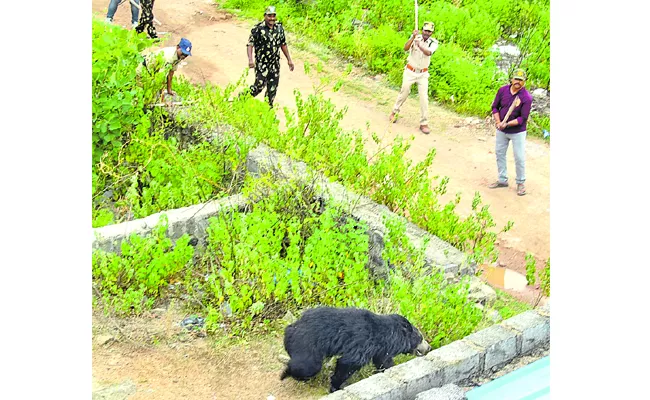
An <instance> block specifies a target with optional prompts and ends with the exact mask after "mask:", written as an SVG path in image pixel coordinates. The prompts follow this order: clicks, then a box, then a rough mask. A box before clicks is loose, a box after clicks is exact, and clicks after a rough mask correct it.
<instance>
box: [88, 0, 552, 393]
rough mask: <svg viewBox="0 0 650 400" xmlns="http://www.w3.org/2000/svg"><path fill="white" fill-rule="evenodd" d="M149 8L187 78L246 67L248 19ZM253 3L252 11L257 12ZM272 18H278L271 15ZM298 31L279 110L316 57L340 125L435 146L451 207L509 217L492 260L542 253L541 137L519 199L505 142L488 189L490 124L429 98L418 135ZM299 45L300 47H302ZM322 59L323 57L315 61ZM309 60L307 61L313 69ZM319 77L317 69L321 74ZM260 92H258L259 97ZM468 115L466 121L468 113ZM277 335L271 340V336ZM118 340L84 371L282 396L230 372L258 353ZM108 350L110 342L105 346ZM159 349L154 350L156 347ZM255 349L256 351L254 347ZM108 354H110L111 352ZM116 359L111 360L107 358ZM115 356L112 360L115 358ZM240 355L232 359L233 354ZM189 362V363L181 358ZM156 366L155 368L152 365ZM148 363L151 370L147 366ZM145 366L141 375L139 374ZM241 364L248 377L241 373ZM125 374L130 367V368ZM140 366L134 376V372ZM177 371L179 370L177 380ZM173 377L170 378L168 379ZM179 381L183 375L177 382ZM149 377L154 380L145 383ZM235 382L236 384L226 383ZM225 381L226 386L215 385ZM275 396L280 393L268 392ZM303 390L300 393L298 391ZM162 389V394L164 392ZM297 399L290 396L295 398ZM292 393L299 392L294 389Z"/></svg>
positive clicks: (369, 81)
mask: <svg viewBox="0 0 650 400" xmlns="http://www.w3.org/2000/svg"><path fill="white" fill-rule="evenodd" d="M107 6H108V0H93V1H92V11H93V14H95V15H97V16H98V17H100V18H102V19H103V18H104V17H105V15H106V9H107ZM154 13H155V16H156V18H157V19H158V20H160V21H161V22H162V23H163V25H161V26H157V27H156V28H157V30H158V32H166V34H165V35H161V37H163V38H164V41H163V43H161V44H160V45H161V46H166V45H175V44H176V43H177V42H178V40H179V39H180V38H181V37H186V38H188V39H190V40H191V41H192V44H193V48H192V54H193V56H192V57H189V58H188V59H187V60H186V61H187V64H186V65H183V66H182V67H181V68H179V72H178V74H182V75H184V76H186V77H187V78H188V79H190V80H191V81H193V82H196V83H202V82H204V81H211V82H212V83H214V84H217V85H220V86H222V87H223V86H225V85H227V84H228V83H230V82H235V81H237V80H238V79H239V78H240V77H241V76H242V74H243V73H244V72H245V71H246V69H247V66H248V61H247V56H246V42H247V39H248V36H249V33H250V29H251V27H252V24H251V22H246V21H239V20H237V19H236V18H234V17H233V16H231V15H228V14H227V13H225V12H223V11H219V10H218V9H217V8H216V7H215V5H214V2H212V1H210V0H166V1H160V2H156V5H155V9H154ZM262 13H263V10H260V20H261V18H262ZM278 17H279V20H280V21H281V20H282V16H281V15H279V16H278ZM114 21H115V23H116V24H119V25H121V26H123V27H129V26H130V9H129V7H128V6H127V4H122V5H121V6H120V7H119V8H118V10H117V13H116V15H115V18H114ZM299 36H300V33H299V32H289V37H288V41H289V50H290V52H291V54H292V58H293V61H294V63H295V70H294V71H293V72H290V71H289V69H288V67H287V65H286V60H285V59H284V57H283V58H282V60H281V62H282V67H281V76H280V85H279V89H278V94H277V97H276V104H277V106H279V109H281V108H282V107H285V106H286V107H289V108H290V109H295V98H294V94H293V91H294V89H298V90H300V92H301V93H303V94H308V93H313V90H314V86H317V85H318V84H319V79H320V78H319V76H318V75H316V74H314V73H313V72H312V73H311V74H309V75H306V74H305V72H304V64H305V62H306V61H308V62H309V63H310V64H311V65H315V64H316V63H318V62H319V61H321V62H322V63H323V64H324V70H323V75H326V76H329V77H333V78H334V79H332V81H331V82H332V83H331V84H330V85H329V87H328V88H327V89H326V90H325V92H324V93H325V95H326V97H328V98H329V99H330V100H331V101H332V102H333V103H334V104H335V105H336V106H337V108H343V107H347V109H348V112H347V113H346V116H345V117H344V119H343V121H342V126H343V128H344V129H348V130H357V129H358V130H361V131H362V132H363V134H364V137H366V138H368V139H369V138H370V135H371V133H372V132H375V133H376V134H377V135H378V136H379V137H380V138H382V140H383V142H384V143H390V142H391V141H392V139H393V138H395V137H396V136H398V135H401V136H403V137H411V136H414V138H415V139H414V142H413V145H412V147H411V149H410V150H409V153H408V156H409V157H410V158H411V159H412V160H413V161H414V162H419V161H421V160H423V159H424V158H425V156H426V154H427V153H428V152H429V151H430V149H432V148H435V149H436V157H435V159H434V162H433V165H432V168H431V170H432V172H433V175H439V176H448V177H449V178H450V182H449V184H448V189H449V193H448V198H449V199H451V198H453V196H454V195H455V194H456V193H458V192H460V193H462V201H461V204H460V207H459V211H460V212H461V213H466V212H468V211H469V209H470V206H471V201H472V198H473V195H474V193H475V192H476V191H478V192H479V193H480V194H481V197H482V199H483V201H484V203H485V204H489V205H490V211H491V213H492V215H493V217H494V219H495V222H496V223H497V226H498V227H499V228H501V227H503V226H505V224H506V223H507V222H508V221H513V222H514V226H513V228H512V229H511V230H510V231H509V232H507V233H503V234H500V235H499V240H498V249H499V253H500V256H499V260H498V262H499V265H501V266H504V267H507V268H510V269H512V270H514V271H517V272H519V273H521V274H525V255H526V253H533V254H534V255H535V256H536V257H537V258H538V262H537V265H538V266H540V267H541V266H543V261H544V260H545V259H547V258H548V257H549V256H550V147H549V145H548V144H546V143H544V142H543V141H542V140H538V139H536V138H529V140H528V141H527V144H526V174H527V182H526V186H527V191H528V193H527V195H526V196H523V197H519V196H517V195H516V192H515V185H514V171H515V168H514V160H513V155H512V150H509V151H508V171H509V173H510V179H511V182H512V183H513V184H511V185H510V187H509V188H507V189H496V190H491V189H488V187H487V185H488V184H489V183H490V182H492V181H493V180H495V179H496V160H495V155H494V146H495V138H494V129H493V128H492V126H491V124H488V123H485V122H484V121H475V122H478V123H472V120H473V119H472V118H467V117H465V116H462V115H459V114H456V113H454V112H451V111H449V110H447V109H445V108H443V107H441V106H439V105H438V104H437V103H436V102H435V101H433V100H431V101H430V105H429V120H430V128H431V130H432V133H431V134H430V135H424V134H422V133H420V132H419V130H418V122H419V106H418V102H417V100H416V99H415V98H414V97H413V96H412V97H411V98H409V99H408V100H407V101H406V103H405V104H404V106H403V107H402V112H401V117H400V119H399V120H398V121H397V123H395V124H391V123H389V122H388V114H389V113H390V111H391V108H392V105H393V103H394V101H395V99H396V97H397V91H396V90H395V89H392V88H390V87H389V86H388V85H387V84H386V81H385V80H384V79H383V78H382V77H373V76H366V75H364V74H363V71H361V70H360V69H359V68H357V67H355V68H353V71H352V73H351V74H350V75H349V76H347V77H346V76H345V75H344V74H343V69H344V68H343V67H344V66H345V63H343V62H339V61H338V60H337V59H336V58H323V57H327V52H326V51H324V50H323V49H321V48H319V47H318V46H311V45H300V46H299V45H298V42H299V40H300V38H299ZM307 48H309V51H306V49H307ZM324 60H327V61H324ZM313 69H314V68H312V70H313ZM321 76H322V75H321ZM337 79H344V80H345V83H344V85H343V87H342V89H341V90H340V91H338V92H334V91H333V90H331V89H332V86H333V84H334V82H336V81H337ZM252 80H253V74H252V73H249V76H248V79H247V82H249V83H251V82H252ZM259 97H260V98H261V95H260V96H259ZM277 116H278V119H279V120H280V121H281V123H283V122H284V113H283V112H282V111H278V112H277ZM474 120H475V119H474ZM373 150H375V146H374V144H372V143H371V144H368V151H369V152H372V151H373ZM511 294H513V295H515V296H516V297H520V298H525V299H530V298H531V296H532V295H531V292H530V291H528V292H527V293H525V294H518V293H516V292H515V293H512V292H511ZM278 343H280V342H278ZM122 346H126V345H125V344H123V343H115V344H114V345H112V346H111V347H109V348H108V349H109V350H107V349H106V348H104V347H99V348H94V351H93V374H94V376H95V378H98V379H99V378H102V379H108V380H109V381H115V382H117V381H119V379H121V378H123V377H124V376H141V378H138V379H144V380H146V382H148V383H147V385H149V386H151V387H152V388H153V387H155V388H156V393H157V395H156V396H153V395H151V396H150V397H147V396H148V395H147V394H146V392H140V384H138V388H139V389H138V393H137V394H136V395H135V396H134V397H132V398H134V399H140V398H142V399H144V398H196V399H212V398H214V399H217V398H218V399H229V398H238V399H249V398H250V399H258V398H260V399H262V398H264V399H265V398H266V394H265V393H267V392H269V394H270V393H271V390H276V389H277V393H273V395H275V396H276V398H277V399H285V398H292V397H291V395H288V394H286V393H284V392H283V391H282V390H284V389H283V388H285V387H286V385H288V384H285V382H287V381H284V382H283V383H282V384H280V382H279V381H278V380H277V373H279V371H280V367H279V366H277V365H276V367H277V368H276V369H277V371H275V372H269V371H265V370H259V371H253V372H254V378H253V379H249V380H250V382H241V381H239V380H238V379H236V377H240V376H244V375H241V373H243V371H245V370H247V369H250V368H252V366H254V365H259V363H260V362H263V360H262V359H255V356H254V355H252V354H251V353H247V355H248V356H250V357H251V358H250V360H251V361H254V362H252V363H251V364H248V365H244V366H242V368H243V369H242V370H239V371H238V370H237V367H236V366H231V368H230V369H226V370H227V371H228V372H227V373H224V370H223V369H221V370H217V369H215V368H216V366H215V365H214V361H213V360H214V359H213V356H214V355H212V356H210V354H209V351H210V350H209V349H206V350H205V352H207V353H202V352H204V350H197V349H193V350H192V353H191V354H188V355H187V356H185V355H184V354H182V352H180V351H179V350H178V349H169V350H168V349H165V350H164V351H155V352H152V351H151V350H142V349H140V350H129V349H128V348H127V347H124V349H123V350H124V352H119V351H118V352H117V353H118V354H121V355H120V356H119V357H118V356H117V355H116V354H114V353H115V349H116V348H118V347H122ZM110 349H113V350H110ZM160 349H162V348H159V350H160ZM258 356H259V357H264V356H263V355H262V354H261V353H260V354H258ZM115 357H117V358H115ZM116 359H117V360H118V361H115V360H116ZM120 359H121V360H122V361H120ZM236 359H237V360H240V358H236ZM191 360H193V361H191ZM111 362H117V363H122V362H128V363H129V364H120V365H122V369H121V370H123V371H124V372H123V373H118V372H116V371H120V369H119V368H109V367H110V365H111V364H110V363H111ZM126 365H128V366H129V367H128V368H134V369H133V371H140V372H138V373H136V372H133V373H127V372H126V371H127V370H125V369H124V368H127V367H126ZM160 366H163V369H162V370H160ZM154 369H155V371H156V373H155V374H153V373H152V372H153V371H154ZM147 372H149V374H147ZM250 373H251V372H250V371H249V372H248V374H249V375H248V376H249V378H250ZM133 374H135V375H133ZM138 374H140V375H138ZM179 376H184V377H186V378H182V379H181V378H179ZM173 379H177V380H179V381H178V382H173ZM185 379H187V380H185ZM154 381H155V382H154ZM235 382H238V383H235ZM181 387H184V388H185V389H186V390H185V391H180V392H177V391H176V390H181V389H179V388H181ZM227 387H229V388H230V389H229V391H228V392H227V393H225V392H219V390H223V388H227ZM278 394H280V395H278ZM303 395H304V393H303ZM165 396H167V397H165ZM296 398H297V397H296ZM301 398H305V397H304V396H303V397H301Z"/></svg>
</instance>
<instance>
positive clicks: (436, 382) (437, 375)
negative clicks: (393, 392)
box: [384, 358, 445, 399]
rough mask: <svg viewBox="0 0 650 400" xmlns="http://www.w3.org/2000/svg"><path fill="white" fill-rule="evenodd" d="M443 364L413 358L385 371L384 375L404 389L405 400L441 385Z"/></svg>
mask: <svg viewBox="0 0 650 400" xmlns="http://www.w3.org/2000/svg"><path fill="white" fill-rule="evenodd" d="M444 366H445V364H444V363H442V362H440V361H438V360H427V359H424V358H415V359H412V360H410V361H408V362H405V363H403V364H400V365H397V366H394V367H392V368H389V369H387V370H386V371H385V372H384V374H386V375H387V376H388V377H389V378H391V379H393V380H395V381H397V382H399V383H400V384H401V385H403V386H405V387H406V394H405V396H406V397H405V398H406V399H412V398H414V397H415V396H416V395H417V394H418V393H420V392H424V391H425V390H429V389H431V388H435V387H439V386H441V385H442V384H443V367H444Z"/></svg>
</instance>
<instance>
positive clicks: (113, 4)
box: [106, 0, 140, 24]
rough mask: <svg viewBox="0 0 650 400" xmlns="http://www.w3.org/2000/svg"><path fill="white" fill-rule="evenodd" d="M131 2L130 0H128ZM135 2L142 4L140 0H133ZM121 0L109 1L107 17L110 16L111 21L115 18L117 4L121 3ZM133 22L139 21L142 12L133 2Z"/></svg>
mask: <svg viewBox="0 0 650 400" xmlns="http://www.w3.org/2000/svg"><path fill="white" fill-rule="evenodd" d="M127 2H129V0H127ZM133 2H134V3H136V4H138V5H139V4H140V0H133ZM119 3H120V0H111V2H110V3H108V14H106V18H110V19H111V21H112V20H113V17H114V16H115V12H116V11H117V6H118V5H119ZM129 4H131V23H132V24H135V23H136V22H138V14H139V13H140V10H139V9H138V7H136V6H134V5H133V4H132V3H131V2H129Z"/></svg>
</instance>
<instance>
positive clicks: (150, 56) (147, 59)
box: [137, 46, 181, 74]
mask: <svg viewBox="0 0 650 400" xmlns="http://www.w3.org/2000/svg"><path fill="white" fill-rule="evenodd" d="M158 54H162V59H163V62H164V63H165V65H171V67H172V68H171V70H172V71H176V70H177V69H178V64H180V62H181V59H180V58H178V54H177V53H176V46H171V47H163V48H162V49H158V50H145V51H143V52H142V56H143V57H144V63H145V66H146V67H147V68H148V69H151V68H153V67H155V65H152V64H154V63H155V61H156V59H157V57H158ZM142 67H143V65H142V64H139V65H138V68H137V72H138V74H139V73H140V72H141V71H142Z"/></svg>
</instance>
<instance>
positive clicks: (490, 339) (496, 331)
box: [463, 325, 521, 371]
mask: <svg viewBox="0 0 650 400" xmlns="http://www.w3.org/2000/svg"><path fill="white" fill-rule="evenodd" d="M518 337H521V336H520V334H517V333H516V332H514V331H511V330H509V329H506V328H504V327H503V326H501V325H493V326H491V327H489V328H486V329H483V330H481V331H478V332H476V333H473V334H471V335H469V336H467V337H466V338H465V339H463V340H466V341H468V342H470V343H473V344H475V345H477V346H479V347H481V348H483V349H485V363H484V366H483V371H489V370H491V369H492V368H493V367H496V368H499V367H501V366H503V365H504V364H506V363H508V362H510V361H511V360H512V359H513V358H515V357H516V356H517V349H518V346H517V342H518Z"/></svg>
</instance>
